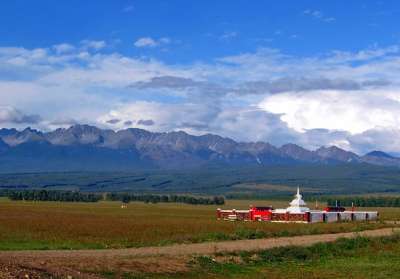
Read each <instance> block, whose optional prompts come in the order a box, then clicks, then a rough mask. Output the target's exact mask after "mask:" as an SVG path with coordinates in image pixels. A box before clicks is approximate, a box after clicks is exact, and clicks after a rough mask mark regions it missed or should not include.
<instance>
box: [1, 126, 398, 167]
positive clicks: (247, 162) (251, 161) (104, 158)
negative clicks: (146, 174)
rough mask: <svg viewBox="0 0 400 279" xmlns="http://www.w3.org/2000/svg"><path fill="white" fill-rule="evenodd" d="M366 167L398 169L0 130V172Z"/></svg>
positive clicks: (184, 140) (253, 145)
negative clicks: (315, 165)
mask: <svg viewBox="0 0 400 279" xmlns="http://www.w3.org/2000/svg"><path fill="white" fill-rule="evenodd" d="M363 163H366V164H372V165H380V166H400V158H397V157H393V156H391V155H389V154H387V153H384V152H382V151H372V152H370V153H368V154H365V155H362V156H360V155H357V154H355V153H353V152H350V151H346V150H343V149H341V148H338V147H336V146H330V147H321V148H319V149H317V150H313V151H312V150H307V149H305V148H303V147H301V146H298V145H296V144H292V143H289V144H285V145H283V146H281V147H275V146H273V145H271V144H269V143H266V142H236V141H234V140H232V139H229V138H224V137H221V136H218V135H212V134H207V135H202V136H193V135H189V134H187V133H185V132H181V131H180V132H168V133H152V132H149V131H146V130H142V129H135V128H132V129H126V130H120V131H113V130H104V129H100V128H97V127H94V126H89V125H74V126H71V127H70V128H67V129H64V128H59V129H57V130H54V131H51V132H41V131H38V130H34V129H31V128H26V129H24V130H22V131H18V130H16V129H0V171H1V172H28V171H99V170H100V171H103V170H104V171H106V170H120V171H128V170H135V169H183V168H184V169H186V168H196V167H208V166H242V165H243V166H251V165H264V166H268V165H299V164H318V165H320V164H363Z"/></svg>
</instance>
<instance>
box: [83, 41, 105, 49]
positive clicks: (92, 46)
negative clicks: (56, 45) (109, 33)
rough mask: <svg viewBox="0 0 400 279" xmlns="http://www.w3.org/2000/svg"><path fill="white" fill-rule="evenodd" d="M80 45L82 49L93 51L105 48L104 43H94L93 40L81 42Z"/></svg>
mask: <svg viewBox="0 0 400 279" xmlns="http://www.w3.org/2000/svg"><path fill="white" fill-rule="evenodd" d="M81 45H82V47H83V48H86V49H94V50H100V49H102V48H105V47H106V46H107V44H106V42H105V41H95V40H83V41H81Z"/></svg>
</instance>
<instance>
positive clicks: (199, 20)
mask: <svg viewBox="0 0 400 279" xmlns="http://www.w3.org/2000/svg"><path fill="white" fill-rule="evenodd" d="M399 14H400V3H398V1H344V0H343V1H341V0H338V1H251V2H250V1H244V0H237V1H232V0H231V1H225V0H224V1H196V2H195V1H183V0H179V1H178V0H175V1H173V0H171V1H155V0H146V1H122V0H120V1H100V0H97V1H94V0H87V1H78V0H70V1H50V0H48V1H45V0H41V1H20V0H14V1H6V2H5V3H1V4H0V35H1V36H0V126H1V127H17V128H20V129H22V128H24V127H26V126H32V127H34V128H37V129H41V130H51V129H55V128H58V127H68V126H69V125H72V124H74V123H88V124H93V125H97V126H100V127H103V128H110V129H115V130H118V129H125V128H129V127H137V128H143V129H148V130H151V131H159V132H168V131H173V130H183V131H186V132H188V133H192V134H196V135H199V134H204V133H216V134H220V135H223V136H228V137H232V138H234V139H236V140H241V141H259V140H262V141H268V142H271V143H273V144H275V145H281V144H284V143H287V142H294V143H298V144H300V145H303V146H305V147H308V148H311V149H314V148H317V147H319V146H322V145H337V146H339V147H343V148H346V149H349V150H353V151H355V152H358V153H364V152H367V151H370V150H374V149H382V150H385V151H389V152H393V153H399V152H400V129H399V128H398V127H400V116H399V115H400V82H399V81H400V45H399V43H400V30H399V28H398V26H400V24H399Z"/></svg>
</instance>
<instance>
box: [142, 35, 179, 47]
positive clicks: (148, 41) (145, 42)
mask: <svg viewBox="0 0 400 279" xmlns="http://www.w3.org/2000/svg"><path fill="white" fill-rule="evenodd" d="M170 42H171V39H169V38H166V37H163V38H160V39H153V38H151V37H143V38H139V39H137V40H136V41H135V43H134V45H135V47H139V48H145V47H157V46H161V45H167V44H169V43H170Z"/></svg>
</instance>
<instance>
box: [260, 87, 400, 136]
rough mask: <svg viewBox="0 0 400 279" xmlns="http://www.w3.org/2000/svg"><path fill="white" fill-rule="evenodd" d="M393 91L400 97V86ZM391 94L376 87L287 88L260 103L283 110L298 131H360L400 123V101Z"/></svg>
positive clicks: (396, 125) (286, 121)
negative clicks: (374, 88) (360, 88)
mask: <svg viewBox="0 0 400 279" xmlns="http://www.w3.org/2000/svg"><path fill="white" fill-rule="evenodd" d="M391 94H395V95H396V96H398V97H400V90H398V91H396V92H391ZM361 95H362V96H361ZM389 96H390V94H389V92H387V91H382V92H380V91H376V90H373V91H363V92H360V91H334V90H326V91H324V90H319V91H311V92H287V93H283V94H277V95H272V96H267V97H266V98H265V99H264V100H263V101H262V102H261V103H260V107H261V108H263V109H264V110H266V111H268V112H271V113H276V114H280V115H281V120H282V121H284V122H285V123H287V124H288V126H289V127H290V128H293V129H294V130H296V131H298V132H304V131H306V130H309V129H320V128H324V129H329V130H343V131H347V132H349V133H351V134H357V133H362V132H365V131H367V130H369V129H374V128H376V127H399V126H400V103H399V102H398V101H395V100H393V99H392V98H388V97H389Z"/></svg>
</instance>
